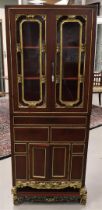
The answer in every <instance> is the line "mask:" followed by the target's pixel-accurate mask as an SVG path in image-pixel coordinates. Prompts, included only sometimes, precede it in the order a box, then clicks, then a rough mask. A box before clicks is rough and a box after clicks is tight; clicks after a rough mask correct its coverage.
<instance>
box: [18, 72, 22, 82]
mask: <svg viewBox="0 0 102 210" xmlns="http://www.w3.org/2000/svg"><path fill="white" fill-rule="evenodd" d="M21 82H22V75H21V74H18V83H21Z"/></svg>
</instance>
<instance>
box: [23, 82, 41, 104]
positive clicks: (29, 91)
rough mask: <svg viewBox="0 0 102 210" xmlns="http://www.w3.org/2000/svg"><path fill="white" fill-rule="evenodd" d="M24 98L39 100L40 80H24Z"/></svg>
mask: <svg viewBox="0 0 102 210" xmlns="http://www.w3.org/2000/svg"><path fill="white" fill-rule="evenodd" d="M24 100H26V101H39V100H40V82H39V80H24Z"/></svg>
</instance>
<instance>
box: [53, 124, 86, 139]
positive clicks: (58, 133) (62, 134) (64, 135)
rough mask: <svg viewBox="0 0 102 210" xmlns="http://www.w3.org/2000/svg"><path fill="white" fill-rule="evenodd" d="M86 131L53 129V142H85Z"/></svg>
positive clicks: (64, 128)
mask: <svg viewBox="0 0 102 210" xmlns="http://www.w3.org/2000/svg"><path fill="white" fill-rule="evenodd" d="M85 137H86V130H85V128H83V127H82V128H79V127H74V128H71V127H51V141H54V142H67V141H68V142H71V141H85Z"/></svg>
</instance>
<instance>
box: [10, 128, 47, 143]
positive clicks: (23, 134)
mask: <svg viewBox="0 0 102 210" xmlns="http://www.w3.org/2000/svg"><path fill="white" fill-rule="evenodd" d="M14 139H15V141H34V142H47V141H49V128H48V127H29V128H28V127H15V128H14Z"/></svg>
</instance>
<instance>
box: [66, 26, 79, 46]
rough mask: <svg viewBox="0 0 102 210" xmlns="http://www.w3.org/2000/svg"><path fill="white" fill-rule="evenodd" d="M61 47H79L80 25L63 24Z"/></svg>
mask: <svg viewBox="0 0 102 210" xmlns="http://www.w3.org/2000/svg"><path fill="white" fill-rule="evenodd" d="M62 34H63V39H62V42H63V47H64V46H79V37H80V36H79V35H80V25H79V23H76V22H73V23H72V22H65V23H63V30H62Z"/></svg>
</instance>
